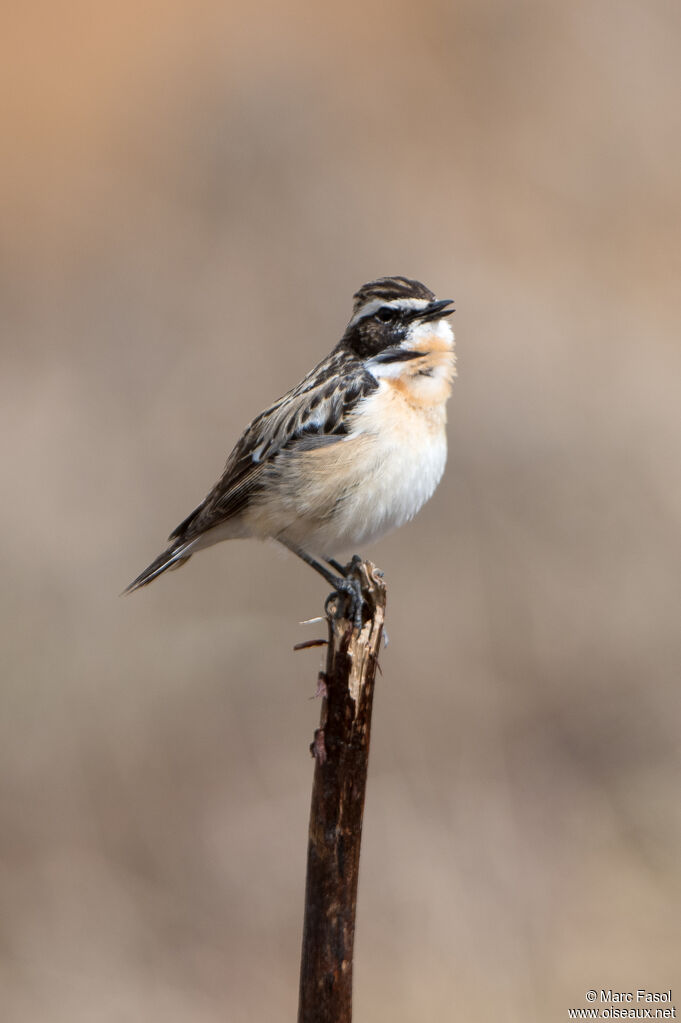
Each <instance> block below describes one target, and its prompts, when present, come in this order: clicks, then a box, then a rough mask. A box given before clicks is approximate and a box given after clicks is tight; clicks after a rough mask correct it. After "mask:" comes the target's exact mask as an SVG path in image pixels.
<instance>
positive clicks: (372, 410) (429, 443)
mask: <svg viewBox="0 0 681 1023" xmlns="http://www.w3.org/2000/svg"><path fill="white" fill-rule="evenodd" d="M354 425H355V429H353V431H352V434H351V436H350V437H348V438H346V439H344V440H342V441H339V442H338V443H337V444H333V445H330V446H329V447H327V448H322V449H320V450H319V451H316V452H312V453H310V455H308V456H306V457H305V458H304V459H303V462H302V464H301V466H300V469H301V471H300V473H299V474H298V473H296V475H297V479H295V480H294V479H291V481H290V483H291V484H292V491H291V490H289V491H288V495H289V499H290V498H292V499H293V500H288V501H285V502H284V503H289V504H290V506H291V507H290V510H291V511H295V514H293V515H291V516H290V517H289V518H288V522H287V523H286V526H285V528H284V530H283V533H284V534H285V536H286V538H287V539H288V540H290V541H291V542H293V543H295V544H299V545H300V546H303V547H305V549H306V550H308V551H310V552H311V553H316V554H320V555H332V554H334V553H339V552H341V551H346V550H349V549H351V548H353V549H354V548H357V547H358V546H359V545H361V544H363V543H369V542H371V541H372V540H376V539H378V538H379V537H381V536H383V535H384V534H385V533H387V532H389V531H390V530H391V529H395V528H397V527H398V526H402V525H404V523H405V522H408V521H409V519H411V518H413V517H414V515H416V513H417V512H418V511H419V509H420V508H421V507H422V506H423V505H424V504H425V502H426V501H427V500H428V499H429V498H430V497H431V496H432V494H433V492H434V490H435V488H436V487H437V485H438V483H439V482H440V479H441V478H442V473H443V472H444V468H445V462H446V459H447V439H446V435H445V415H444V408H443V407H442V408H438V409H437V410H430V411H429V412H428V414H425V413H424V412H423V410H421V409H413V408H411V407H409V406H408V405H406V404H405V403H404V400H403V397H402V396H401V394H400V393H399V392H396V391H395V390H394V388H393V387H391V386H390V385H389V384H388V383H387V382H381V385H380V387H379V389H378V391H377V392H375V393H374V394H373V395H371V396H370V397H369V398H368V399H367V400H366V404H365V406H364V408H363V409H362V410H361V413H360V414H359V415H358V417H357V420H356V421H355V424H354ZM287 489H288V488H287ZM270 535H272V533H271V532H270Z"/></svg>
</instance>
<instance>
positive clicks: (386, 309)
mask: <svg viewBox="0 0 681 1023" xmlns="http://www.w3.org/2000/svg"><path fill="white" fill-rule="evenodd" d="M396 316H397V310H396V309H391V308H390V306H383V308H382V309H379V310H378V312H377V313H376V318H377V319H378V320H380V321H381V322H382V323H390V321H391V320H394V319H395V317H396Z"/></svg>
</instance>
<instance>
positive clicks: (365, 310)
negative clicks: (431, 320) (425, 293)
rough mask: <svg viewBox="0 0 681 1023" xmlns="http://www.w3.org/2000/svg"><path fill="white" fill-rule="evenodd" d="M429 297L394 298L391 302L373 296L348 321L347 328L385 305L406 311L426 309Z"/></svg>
mask: <svg viewBox="0 0 681 1023" xmlns="http://www.w3.org/2000/svg"><path fill="white" fill-rule="evenodd" d="M429 304H430V303H429V301H428V299H427V298H393V299H392V300H391V301H390V302H386V301H385V300H384V299H381V298H372V299H370V300H369V301H368V302H365V303H364V305H363V306H360V308H359V309H358V310H357V312H356V313H355V315H354V316H353V317H352V319H351V320H350V322H349V323H348V326H347V329H348V330H349V329H350V328H351V327H354V326H356V324H358V323H359V321H360V320H364V319H365V318H366V317H367V316H373V315H374V313H375V312H377V311H378V310H379V309H382V308H383V307H384V306H392V308H393V309H404V310H405V311H408V310H409V311H411V310H412V309H425V308H426V306H427V305H429Z"/></svg>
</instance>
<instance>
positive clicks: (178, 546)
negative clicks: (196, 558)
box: [123, 541, 194, 594]
mask: <svg viewBox="0 0 681 1023" xmlns="http://www.w3.org/2000/svg"><path fill="white" fill-rule="evenodd" d="M193 546H194V545H193V543H192V542H191V541H190V542H187V541H183V542H181V543H180V542H177V541H176V542H175V543H174V544H172V546H171V547H168V549H167V550H165V551H164V552H163V554H159V556H158V557H157V558H156V559H155V560H154V561H152V563H151V564H150V565H148V566H147V567H146V568H145V569H144V571H143V572H141V573H140V574H139V575H138V576H137V578H136V579H133V581H132V582H131V583H130V585H129V586H126V588H125V589H124V590H123V593H124V594H125V593H132V592H133V590H138V589H139V588H140V586H146V585H147V584H148V583H150V582H153V580H154V579H155V578H156V576H157V575H161V573H162V572H165V571H166V570H167V569H169V568H179V567H180V565H183V564H184V563H185V561H188V560H189V558H190V557H191V555H190V553H189V552H190V550H191V548H192V547H193Z"/></svg>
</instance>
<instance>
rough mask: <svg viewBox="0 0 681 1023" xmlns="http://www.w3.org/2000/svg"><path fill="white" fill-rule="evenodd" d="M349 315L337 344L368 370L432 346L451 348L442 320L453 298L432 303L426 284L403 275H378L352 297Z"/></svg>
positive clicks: (385, 368) (383, 370) (382, 370)
mask: <svg viewBox="0 0 681 1023" xmlns="http://www.w3.org/2000/svg"><path fill="white" fill-rule="evenodd" d="M354 297H355V304H354V309H353V316H352V319H351V320H350V322H349V323H348V325H347V328H346V330H345V334H344V335H343V339H342V341H341V344H342V345H344V346H345V347H347V348H350V349H351V351H353V352H354V354H355V355H357V356H358V357H359V358H360V359H362V361H364V362H365V363H369V364H370V368H371V370H372V372H374V371H377V372H376V375H384V374H387V373H389V372H390V367H391V366H392V367H394V368H395V369H397V368H398V367H399V365H400V363H404V362H405V361H408V360H410V359H415V358H420V357H421V356H423V355H426V354H428V353H429V352H430V351H431V350H432V348H433V346H436V347H437V348H439V349H440V350H442V349H443V348H446V349H449V350H451V349H452V348H453V346H454V335H453V333H452V328H451V327H450V326H449V323H448V322H447V320H446V319H445V317H447V316H450V315H451V314H452V313H453V312H454V309H453V308H450V307H451V306H452V300H451V299H449V298H446V299H436V298H435V295H434V294H433V292H432V291H430V289H429V288H427V287H426V286H425V284H421V283H420V282H419V281H412V280H409V278H408V277H381V278H379V279H378V280H377V281H371V282H370V283H369V284H365V285H363V287H361V288H360V289H359V291H358V292H357V293H356V295H355V296H354Z"/></svg>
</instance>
